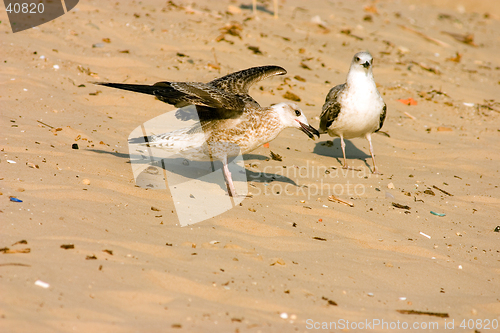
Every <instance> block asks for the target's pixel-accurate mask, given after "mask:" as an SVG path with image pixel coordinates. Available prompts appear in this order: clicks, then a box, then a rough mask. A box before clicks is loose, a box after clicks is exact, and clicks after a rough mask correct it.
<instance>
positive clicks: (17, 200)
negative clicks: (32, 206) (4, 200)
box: [10, 197, 23, 202]
mask: <svg viewBox="0 0 500 333" xmlns="http://www.w3.org/2000/svg"><path fill="white" fill-rule="evenodd" d="M10 201H14V202H23V201H22V200H21V199H18V198H15V197H10Z"/></svg>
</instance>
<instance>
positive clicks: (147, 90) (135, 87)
mask: <svg viewBox="0 0 500 333" xmlns="http://www.w3.org/2000/svg"><path fill="white" fill-rule="evenodd" d="M93 83H94V84H98V85H101V86H106V87H111V88H117V89H123V90H129V91H135V92H138V93H142V94H148V95H154V94H155V91H158V87H155V86H150V85H144V84H126V83H111V82H93Z"/></svg>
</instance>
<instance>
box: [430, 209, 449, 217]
mask: <svg viewBox="0 0 500 333" xmlns="http://www.w3.org/2000/svg"><path fill="white" fill-rule="evenodd" d="M431 214H432V215H436V216H446V214H445V213H436V212H433V211H432V210H431Z"/></svg>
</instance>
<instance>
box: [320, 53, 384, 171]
mask: <svg viewBox="0 0 500 333" xmlns="http://www.w3.org/2000/svg"><path fill="white" fill-rule="evenodd" d="M372 67H373V57H372V56H371V54H370V53H369V52H368V51H365V52H358V53H356V54H355V55H354V57H353V58H352V62H351V68H350V69H349V73H348V74H347V81H346V83H343V84H339V85H337V86H335V87H333V88H332V89H331V90H330V92H329V93H328V95H327V96H326V100H325V104H324V105H323V109H322V112H321V116H320V119H321V120H320V125H319V127H320V129H319V131H320V133H328V134H329V135H330V136H338V137H340V142H341V146H342V154H343V155H344V165H343V168H347V164H346V158H345V143H344V138H346V139H351V138H358V137H365V138H366V139H367V140H368V143H369V144H370V154H371V155H372V161H373V169H372V172H373V173H378V169H377V165H376V164H375V156H374V155H373V146H372V137H371V135H372V133H375V132H378V131H379V130H380V129H381V128H382V125H383V124H384V120H385V116H386V112H387V106H386V104H385V103H384V100H383V99H382V96H380V93H379V92H378V90H377V86H376V85H375V81H374V79H373V72H372Z"/></svg>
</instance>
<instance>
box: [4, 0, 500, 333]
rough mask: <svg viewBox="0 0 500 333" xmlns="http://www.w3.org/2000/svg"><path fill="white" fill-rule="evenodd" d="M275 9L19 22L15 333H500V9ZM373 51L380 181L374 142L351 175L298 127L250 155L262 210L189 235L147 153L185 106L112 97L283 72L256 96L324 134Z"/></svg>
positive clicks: (10, 122)
mask: <svg viewBox="0 0 500 333" xmlns="http://www.w3.org/2000/svg"><path fill="white" fill-rule="evenodd" d="M257 4H258V7H257V8H258V10H257V12H256V13H253V12H252V3H251V1H250V0H248V1H246V2H243V1H236V0H233V1H215V0H210V1H195V2H191V1H185V0H173V1H158V0H150V1H142V2H138V1H122V2H118V1H114V2H103V1H95V0H88V1H87V0H85V1H84V0H82V1H80V3H79V4H78V5H77V6H76V8H74V9H73V10H71V11H70V12H68V13H67V14H65V15H63V16H61V17H59V18H57V19H55V20H53V21H51V22H48V23H46V24H43V25H41V26H38V27H35V28H32V29H29V30H25V31H22V32H18V33H12V30H11V27H10V25H9V20H8V17H7V14H6V13H5V12H2V13H1V14H0V21H1V23H0V35H1V36H2V37H1V39H0V43H1V51H0V55H1V70H0V105H1V106H0V110H1V112H0V128H1V131H2V137H1V142H0V152H1V154H0V248H1V250H0V295H1V297H0V331H2V332H235V333H236V332H240V333H244V332H263V333H264V332H361V331H366V332H401V331H405V325H407V326H406V327H409V328H408V329H410V328H411V329H412V330H413V331H417V332H443V331H450V332H452V331H453V332H482V333H484V332H494V331H498V329H499V327H500V247H499V244H500V232H499V231H500V188H499V186H500V173H499V170H500V58H499V57H498V54H500V3H498V2H494V1H473V0H456V1H448V0H439V1H430V0H421V1H415V0H399V1H396V0H394V1H392V0H380V1H361V0H360V1H337V0H330V1H319V0H318V1H300V0H286V1H285V0H278V13H277V14H278V15H277V18H276V17H275V15H273V14H274V7H273V1H258V3H257ZM363 50H368V51H370V53H371V54H372V55H373V58H374V68H373V72H374V77H375V80H376V83H377V87H378V90H379V91H380V93H381V95H382V97H383V98H384V101H385V103H386V104H387V119H386V121H385V123H384V126H383V128H382V131H383V132H384V133H380V134H374V135H373V144H374V149H375V155H376V158H377V165H378V167H379V171H380V173H381V174H380V175H374V174H372V173H371V169H370V168H371V166H372V161H371V158H370V153H369V147H368V142H367V141H366V140H365V139H362V138H358V139H352V140H346V153H347V161H348V164H349V165H350V166H351V167H353V168H355V169H356V170H345V169H342V164H341V163H342V151H341V148H340V139H339V138H332V137H329V136H328V135H325V134H324V135H322V136H321V137H320V139H319V140H318V139H316V140H315V141H313V140H311V139H309V138H308V137H307V136H306V135H304V134H303V133H301V132H299V131H297V130H295V129H286V130H284V131H283V132H282V133H281V134H280V135H279V136H278V138H276V139H275V140H274V141H271V142H270V143H269V146H267V145H266V146H262V147H259V148H258V149H256V150H254V151H253V152H251V153H249V154H246V155H245V156H244V159H245V161H244V163H245V170H246V171H245V172H246V177H247V179H248V192H249V193H251V194H252V196H251V197H249V198H245V199H244V200H242V201H241V203H238V204H235V205H234V207H233V208H231V209H228V210H227V211H225V212H222V213H221V214H219V215H217V216H213V217H210V218H207V219H206V220H204V221H201V222H199V223H195V224H191V225H189V226H185V227H182V226H181V225H180V223H179V219H178V217H177V213H176V208H175V203H174V200H173V197H172V193H171V191H170V190H169V189H168V188H166V189H154V188H145V187H141V186H138V185H137V184H136V181H135V179H134V175H133V172H132V167H131V163H130V158H129V147H128V138H129V136H130V134H131V132H132V131H133V130H134V129H136V128H138V127H140V126H141V124H143V123H145V122H147V121H149V120H151V119H153V118H155V117H158V116H161V115H163V114H165V113H167V112H170V111H173V110H176V108H175V107H174V106H172V105H168V104H165V103H162V102H160V101H158V100H156V99H155V98H154V97H153V96H148V95H142V94H137V93H133V92H127V91H119V90H115V89H111V88H107V87H102V86H97V85H94V84H92V82H95V81H104V82H126V83H135V84H154V83H155V82H158V81H197V82H208V81H211V80H213V79H215V78H218V77H221V76H223V75H226V74H228V73H232V72H235V71H238V70H242V69H245V68H249V67H254V66H264V65H278V66H281V67H283V68H285V69H286V70H287V74H286V75H283V76H274V77H271V78H268V79H266V80H263V81H260V82H258V83H256V84H255V85H254V86H253V87H252V88H251V90H250V95H251V96H252V97H254V98H255V99H256V100H257V101H258V102H259V103H260V104H261V105H263V106H268V105H270V104H273V103H279V102H283V101H289V99H290V98H292V99H295V102H296V103H297V104H298V105H299V107H300V108H301V109H302V110H303V112H304V114H305V115H306V116H307V119H308V121H309V124H311V125H312V126H314V127H316V128H318V126H319V115H320V113H321V107H322V105H323V103H324V100H325V96H326V94H327V93H328V91H329V90H330V88H332V87H333V86H335V85H337V84H341V83H344V82H345V79H346V75H347V71H348V69H349V65H350V63H351V59H352V57H353V55H354V54H355V53H356V52H359V51H363ZM76 147H78V149H74V148H76ZM271 152H273V153H274V154H279V155H280V156H281V157H282V160H281V161H278V160H274V159H272V158H271ZM331 195H334V196H335V197H337V198H339V199H341V200H342V201H345V202H348V203H350V204H352V205H347V204H343V203H341V202H338V201H331V200H329V197H330V196H331ZM19 201H21V202H19ZM384 323H385V324H384ZM335 325H336V326H335ZM384 325H385V326H384ZM396 325H398V326H397V327H396Z"/></svg>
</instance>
